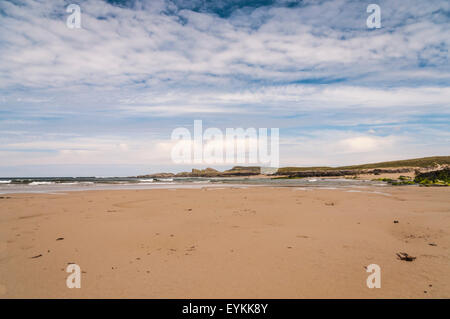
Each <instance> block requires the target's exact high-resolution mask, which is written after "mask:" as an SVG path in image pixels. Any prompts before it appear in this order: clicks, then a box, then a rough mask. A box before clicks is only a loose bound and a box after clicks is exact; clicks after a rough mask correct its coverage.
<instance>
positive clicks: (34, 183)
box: [28, 182, 56, 186]
mask: <svg viewBox="0 0 450 319" xmlns="http://www.w3.org/2000/svg"><path fill="white" fill-rule="evenodd" d="M52 184H56V183H55V182H31V183H30V184H28V185H33V186H35V185H52Z"/></svg>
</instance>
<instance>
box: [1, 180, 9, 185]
mask: <svg viewBox="0 0 450 319" xmlns="http://www.w3.org/2000/svg"><path fill="white" fill-rule="evenodd" d="M9 183H11V180H7V181H0V184H9Z"/></svg>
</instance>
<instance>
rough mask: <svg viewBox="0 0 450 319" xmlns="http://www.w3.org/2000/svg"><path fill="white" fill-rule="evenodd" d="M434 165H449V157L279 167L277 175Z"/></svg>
mask: <svg viewBox="0 0 450 319" xmlns="http://www.w3.org/2000/svg"><path fill="white" fill-rule="evenodd" d="M436 164H439V165H443V164H447V165H450V156H432V157H423V158H414V159H407V160H400V161H390V162H380V163H371V164H362V165H351V166H340V167H326V166H319V167H281V168H280V169H278V173H289V172H301V171H314V170H317V171H319V170H342V169H375V168H388V167H389V168H396V167H431V166H434V165H436Z"/></svg>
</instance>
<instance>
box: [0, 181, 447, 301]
mask: <svg viewBox="0 0 450 319" xmlns="http://www.w3.org/2000/svg"><path fill="white" fill-rule="evenodd" d="M449 195H450V188H448V187H447V188H437V187H436V188H426V187H415V186H412V187H410V186H405V187H390V186H386V187H378V188H367V189H359V191H358V192H348V190H346V189H337V190H319V189H301V188H295V187H279V188H274V187H249V188H224V189H221V188H216V189H212V188H211V189H177V190H173V189H163V190H159V189H158V190H156V189H155V190H120V191H119V190H117V191H86V192H69V193H66V194H59V195H56V194H13V195H9V194H8V195H0V298H106V297H116V298H430V297H432V298H449V297H450V276H449V273H450V196H449ZM394 221H398V222H397V223H394ZM57 239H59V240H57ZM399 252H405V253H408V254H409V255H411V256H414V257H416V259H415V260H414V261H412V262H408V261H402V260H400V259H398V258H397V256H396V253H399ZM33 257H35V258H33ZM70 263H76V264H78V265H79V266H80V267H81V270H82V275H81V288H80V289H76V288H74V289H69V288H67V286H66V278H67V276H69V274H68V273H67V272H66V267H67V265H68V264H70ZM369 264H378V265H379V266H380V267H381V288H379V289H377V288H374V289H369V288H368V287H367V285H366V279H367V277H368V276H369V273H367V272H366V269H365V267H366V266H368V265H369Z"/></svg>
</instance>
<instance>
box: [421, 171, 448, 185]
mask: <svg viewBox="0 0 450 319" xmlns="http://www.w3.org/2000/svg"><path fill="white" fill-rule="evenodd" d="M414 182H415V183H418V184H420V185H423V186H450V169H449V168H446V169H442V170H439V171H433V172H428V173H420V174H417V175H416V178H414Z"/></svg>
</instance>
